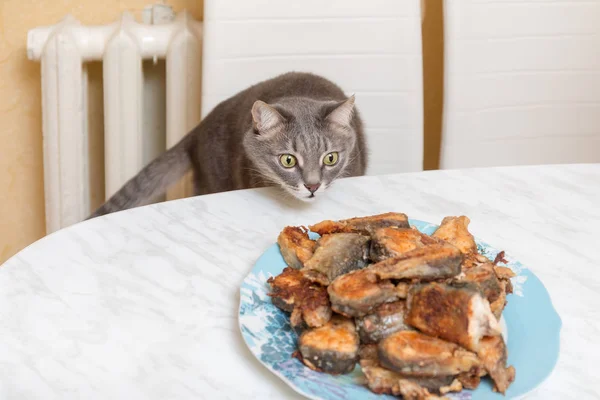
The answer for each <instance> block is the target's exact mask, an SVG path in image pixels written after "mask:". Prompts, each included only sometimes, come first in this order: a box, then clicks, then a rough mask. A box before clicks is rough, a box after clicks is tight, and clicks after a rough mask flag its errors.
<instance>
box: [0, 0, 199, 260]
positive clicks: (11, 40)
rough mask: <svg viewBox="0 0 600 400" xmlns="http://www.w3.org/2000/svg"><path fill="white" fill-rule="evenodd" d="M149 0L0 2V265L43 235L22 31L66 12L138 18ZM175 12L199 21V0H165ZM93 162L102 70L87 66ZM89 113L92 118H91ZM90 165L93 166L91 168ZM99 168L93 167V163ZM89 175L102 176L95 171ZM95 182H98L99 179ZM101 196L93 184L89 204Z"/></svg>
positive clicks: (97, 152) (33, 105) (35, 74)
mask: <svg viewBox="0 0 600 400" xmlns="http://www.w3.org/2000/svg"><path fill="white" fill-rule="evenodd" d="M152 3H154V2H153V1H151V0H61V1H56V2H49V1H42V0H0V264H1V263H2V262H4V261H5V260H6V259H7V258H9V257H10V256H12V255H13V254H15V253H16V252H17V251H19V250H20V249H22V248H24V247H25V246H27V245H29V244H30V243H32V242H34V241H35V240H37V239H39V238H40V237H42V236H43V235H44V233H45V216H44V181H43V167H42V164H43V159H42V157H43V156H42V121H41V118H42V110H41V97H40V96H41V93H40V64H39V63H37V62H33V61H29V60H28V59H27V53H26V41H27V31H28V30H29V29H31V28H34V27H36V26H40V25H50V24H53V23H56V22H58V21H59V20H60V19H61V18H62V17H64V16H65V15H66V14H67V13H71V14H73V15H74V16H75V18H77V19H79V20H80V21H81V22H82V23H84V24H104V23H109V22H113V21H114V20H115V19H116V18H117V17H118V16H119V15H120V14H121V12H122V11H125V10H130V11H132V12H134V13H136V15H139V14H140V13H139V10H141V9H143V7H144V6H146V5H148V4H152ZM169 5H171V6H172V7H173V8H174V9H175V10H176V11H179V10H181V9H184V8H185V9H187V10H189V11H190V12H191V13H192V15H193V16H194V18H197V19H201V18H202V10H203V2H202V1H201V0H169ZM90 76H91V82H90V102H91V106H90V108H91V109H96V110H98V111H99V112H98V113H97V114H95V116H94V119H93V120H92V121H91V123H90V131H91V132H90V135H91V138H90V142H91V143H90V148H91V149H92V150H93V151H92V154H91V155H92V157H93V159H101V158H102V155H101V152H102V146H101V145H102V140H103V139H102V133H101V132H102V117H101V115H102V114H101V111H102V109H101V104H102V100H101V83H100V82H101V80H100V79H101V67H100V65H99V64H95V65H92V66H91V68H90ZM90 115H94V114H92V113H91V114H90ZM92 165H94V163H93V164H92ZM95 165H98V164H95ZM91 175H92V176H101V175H102V171H101V169H100V168H96V169H94V170H93V171H91ZM98 181H100V180H98ZM102 195H103V192H102V188H101V186H100V187H99V186H98V185H95V187H94V191H93V192H92V202H93V203H95V204H98V202H99V201H100V199H101V197H102Z"/></svg>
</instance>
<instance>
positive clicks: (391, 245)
mask: <svg viewBox="0 0 600 400" xmlns="http://www.w3.org/2000/svg"><path fill="white" fill-rule="evenodd" d="M371 239H372V241H371V251H370V257H371V261H373V262H378V261H383V260H385V259H387V258H391V257H398V256H401V255H402V254H404V253H406V252H408V251H411V250H414V249H416V248H419V247H423V246H427V245H430V244H435V243H436V241H435V240H433V239H432V238H430V237H429V236H427V235H425V234H423V233H421V232H419V231H418V230H417V229H413V228H380V229H377V230H376V231H375V232H374V233H373V235H372V237H371Z"/></svg>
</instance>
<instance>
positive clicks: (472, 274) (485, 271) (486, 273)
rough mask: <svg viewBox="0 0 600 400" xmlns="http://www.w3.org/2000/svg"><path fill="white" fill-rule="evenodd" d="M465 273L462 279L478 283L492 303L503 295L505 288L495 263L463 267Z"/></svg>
mask: <svg viewBox="0 0 600 400" xmlns="http://www.w3.org/2000/svg"><path fill="white" fill-rule="evenodd" d="M463 273H464V276H463V278H462V280H463V281H465V282H471V283H474V284H475V285H477V287H478V288H479V290H481V292H482V293H483V295H484V296H485V298H486V299H487V300H488V301H489V302H490V304H492V303H493V302H494V301H496V300H497V299H498V298H499V297H501V296H502V290H503V289H502V286H501V285H500V280H499V279H498V277H497V276H496V272H495V271H494V264H491V263H483V264H479V265H476V266H474V267H472V268H468V269H463Z"/></svg>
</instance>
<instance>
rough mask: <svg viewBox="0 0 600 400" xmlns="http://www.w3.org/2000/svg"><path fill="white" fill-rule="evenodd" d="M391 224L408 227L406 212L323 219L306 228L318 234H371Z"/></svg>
mask: <svg viewBox="0 0 600 400" xmlns="http://www.w3.org/2000/svg"><path fill="white" fill-rule="evenodd" d="M392 226H393V227H397V228H410V225H409V224H408V217H407V216H406V214H402V213H394V212H389V213H385V214H378V215H372V216H369V217H358V218H350V219H344V220H341V221H331V220H325V221H321V222H319V223H318V224H315V225H310V226H309V227H308V228H309V229H310V230H311V231H312V232H316V233H318V234H319V235H325V234H329V233H338V232H358V233H362V234H366V235H371V234H372V233H374V232H375V231H376V230H377V229H379V228H386V227H392Z"/></svg>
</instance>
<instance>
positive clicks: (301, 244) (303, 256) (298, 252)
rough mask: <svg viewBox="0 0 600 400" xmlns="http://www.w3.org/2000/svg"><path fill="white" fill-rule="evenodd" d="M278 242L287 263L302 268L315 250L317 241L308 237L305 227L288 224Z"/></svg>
mask: <svg viewBox="0 0 600 400" xmlns="http://www.w3.org/2000/svg"><path fill="white" fill-rule="evenodd" d="M277 244H278V245H279V250H280V251H281V255H282V256H283V259H284V260H285V262H286V264H287V265H288V266H290V267H292V268H296V269H301V268H302V267H304V263H305V262H307V261H308V260H309V259H310V258H311V257H312V255H313V253H314V252H315V248H316V247H317V242H316V241H314V240H311V239H310V238H309V237H308V231H307V230H306V229H303V227H296V226H286V227H285V228H283V230H282V231H281V233H280V234H279V236H278V237H277Z"/></svg>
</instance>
